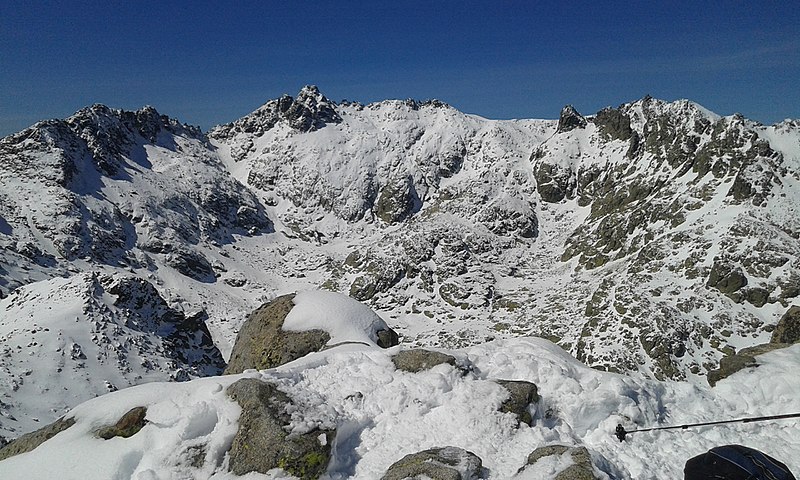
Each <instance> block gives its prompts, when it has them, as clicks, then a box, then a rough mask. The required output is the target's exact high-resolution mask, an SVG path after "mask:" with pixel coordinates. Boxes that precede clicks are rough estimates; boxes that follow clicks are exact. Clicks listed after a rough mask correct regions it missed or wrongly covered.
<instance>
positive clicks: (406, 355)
mask: <svg viewBox="0 0 800 480" xmlns="http://www.w3.org/2000/svg"><path fill="white" fill-rule="evenodd" d="M392 362H393V363H394V366H395V367H397V369H398V370H403V371H404V372H409V373H418V372H421V371H423V370H430V369H431V368H433V367H435V366H436V365H441V364H443V363H446V364H448V365H452V366H456V359H455V357H453V356H452V355H447V354H446V353H440V352H434V351H431V350H425V349H422V348H415V349H413V350H403V351H401V352H399V353H397V354H396V355H394V356H393V357H392Z"/></svg>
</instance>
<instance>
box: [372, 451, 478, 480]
mask: <svg viewBox="0 0 800 480" xmlns="http://www.w3.org/2000/svg"><path fill="white" fill-rule="evenodd" d="M482 474H483V462H482V461H481V459H480V457H478V456H477V455H475V454H474V453H472V452H468V451H466V450H464V449H461V448H457V447H443V448H431V449H429V450H425V451H422V452H419V453H412V454H409V455H406V456H405V457H403V458H401V459H400V460H398V461H397V462H395V463H394V464H392V466H391V467H389V469H388V470H387V471H386V474H385V475H384V476H383V477H381V478H382V480H404V479H412V480H422V479H431V480H472V479H478V478H481V476H482Z"/></svg>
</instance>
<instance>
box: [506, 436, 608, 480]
mask: <svg viewBox="0 0 800 480" xmlns="http://www.w3.org/2000/svg"><path fill="white" fill-rule="evenodd" d="M565 453H569V455H570V457H572V461H573V462H574V463H573V464H572V465H570V466H569V467H567V468H565V469H564V470H562V471H560V472H559V473H558V474H557V475H556V476H555V477H554V478H555V480H597V479H599V478H600V477H598V476H597V475H595V473H594V467H592V457H591V456H590V455H589V451H588V450H586V447H567V446H566V445H548V446H546V447H541V448H537V449H536V450H534V451H533V452H532V453H531V454H530V455H528V461H527V465H533V464H535V463H536V462H537V461H539V460H540V459H542V458H544V457H549V456H551V455H559V456H560V455H564V454H565ZM524 469H525V467H523V468H522V469H520V471H522V470H524Z"/></svg>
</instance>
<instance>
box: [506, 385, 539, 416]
mask: <svg viewBox="0 0 800 480" xmlns="http://www.w3.org/2000/svg"><path fill="white" fill-rule="evenodd" d="M496 382H497V383H498V384H499V385H501V386H502V387H503V388H505V389H506V390H508V392H509V394H510V395H509V397H508V399H507V400H506V401H505V402H503V404H502V405H501V406H500V411H501V412H509V413H513V414H515V415H517V418H518V419H519V421H520V422H523V423H527V424H528V425H531V424H532V423H533V417H532V416H531V412H530V410H529V408H528V407H529V406H530V405H531V404H532V403H536V402H538V401H539V392H538V389H537V387H536V385H535V384H534V383H531V382H526V381H523V380H496Z"/></svg>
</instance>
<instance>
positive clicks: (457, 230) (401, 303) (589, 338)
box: [0, 87, 800, 436]
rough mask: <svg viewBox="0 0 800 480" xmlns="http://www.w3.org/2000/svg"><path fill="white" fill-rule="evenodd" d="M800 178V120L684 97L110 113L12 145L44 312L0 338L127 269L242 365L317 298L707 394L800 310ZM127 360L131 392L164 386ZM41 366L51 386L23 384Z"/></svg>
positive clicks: (22, 279)
mask: <svg viewBox="0 0 800 480" xmlns="http://www.w3.org/2000/svg"><path fill="white" fill-rule="evenodd" d="M799 181H800V123H798V122H797V121H786V122H783V123H781V124H778V125H773V126H764V125H760V124H757V123H755V122H752V121H749V120H747V119H744V118H742V117H740V116H730V117H719V116H717V115H715V114H713V113H711V112H708V111H707V110H705V109H703V108H702V107H700V106H698V105H696V104H693V103H691V102H688V101H677V102H671V103H668V102H663V101H660V100H656V99H652V98H644V99H641V100H639V101H636V102H633V103H630V104H625V105H622V106H620V107H618V108H608V109H605V110H602V111H601V112H598V113H597V114H596V115H592V116H586V117H584V116H581V115H580V114H579V113H578V112H576V111H575V110H574V109H573V108H571V107H566V108H565V109H564V110H563V111H562V112H561V116H560V118H559V119H558V120H510V121H498V120H487V119H483V118H480V117H477V116H473V115H467V114H464V113H461V112H459V111H457V110H456V109H454V108H452V107H450V106H448V105H446V104H444V103H442V102H438V101H428V102H417V101H413V100H407V101H396V100H392V101H384V102H378V103H374V104H370V105H361V104H358V103H350V102H342V103H336V102H333V101H331V100H329V99H327V98H326V97H325V96H324V95H322V93H320V92H319V90H318V89H316V88H315V87H306V88H304V89H303V90H302V91H301V92H300V93H299V94H298V95H297V96H296V97H294V98H293V97H289V96H284V97H282V98H280V99H276V100H273V101H269V102H267V103H266V104H265V105H264V106H262V107H260V108H259V109H257V110H256V111H254V112H253V113H252V114H250V115H247V116H245V117H244V118H242V119H240V120H237V121H235V122H233V123H231V124H228V125H223V126H220V127H217V128H215V129H214V130H212V131H211V132H209V133H208V134H204V133H203V132H201V131H199V130H198V129H196V128H193V127H189V126H186V125H182V124H180V123H179V122H177V121H175V120H173V119H170V118H168V117H165V116H162V115H160V114H158V113H157V112H156V111H155V110H154V109H153V108H151V107H146V108H143V109H142V110H139V111H137V112H126V111H119V110H113V109H109V108H107V107H104V106H101V105H95V106H92V107H89V108H87V109H84V110H81V111H79V112H77V113H76V114H75V115H74V116H72V117H70V118H68V119H66V120H50V121H46V122H41V123H38V124H36V125H34V126H32V127H30V128H28V129H26V130H24V131H22V132H20V133H17V134H14V135H11V136H8V137H6V138H4V139H2V140H0V294H2V295H4V296H8V298H7V299H5V300H3V302H9V301H10V300H9V299H12V298H16V299H17V300H15V302H16V303H14V305H15V307H14V308H23V309H25V310H24V311H25V312H26V315H27V317H25V316H21V315H16V314H14V315H7V316H6V317H4V320H3V324H4V325H8V328H9V329H12V328H13V329H20V330H22V329H28V330H30V329H34V328H35V329H36V330H37V331H38V328H39V327H34V326H33V325H34V323H35V324H36V325H41V326H42V327H43V328H50V329H51V330H50V332H51V333H52V332H53V330H54V328H53V327H52V326H49V327H48V326H46V325H45V322H44V319H46V318H49V309H48V307H52V308H57V307H55V306H53V305H52V304H51V303H49V302H61V301H62V300H56V299H63V298H65V297H64V295H63V294H62V293H59V292H63V291H65V290H64V289H65V288H67V287H65V285H72V287H69V288H76V289H77V290H78V291H85V292H90V291H91V292H95V291H97V289H98V288H100V287H92V288H89V287H86V289H84V287H83V285H85V284H86V285H88V284H87V283H86V282H89V283H91V284H96V283H97V282H99V283H100V284H101V285H102V284H103V281H102V280H90V279H104V278H111V279H114V278H122V277H125V278H132V279H139V280H138V281H141V282H146V283H147V284H149V285H152V287H153V288H154V289H155V290H156V291H157V294H158V295H159V296H160V297H162V298H163V301H164V302H165V305H166V308H169V309H170V310H171V311H175V312H181V313H182V314H184V315H186V316H187V317H192V318H195V317H193V315H194V313H196V312H201V311H203V312H205V316H206V318H205V321H204V322H205V325H206V326H207V328H208V331H209V332H210V334H211V336H212V337H213V339H214V342H215V344H216V345H217V347H218V348H219V350H220V351H221V352H222V354H223V356H227V355H228V354H229V352H230V349H231V347H232V345H233V341H234V339H235V336H236V332H237V331H238V328H239V326H240V324H241V323H242V321H243V320H244V318H245V316H246V315H247V314H248V313H250V311H252V310H253V309H254V308H256V307H258V306H259V305H260V304H261V303H263V302H264V301H265V300H269V299H272V298H274V297H276V296H278V295H281V294H284V293H288V292H292V291H297V290H304V289H310V288H319V287H321V288H325V289H329V290H333V291H338V292H343V293H347V294H349V295H350V296H352V297H354V298H356V299H359V300H361V301H363V302H365V303H367V304H369V305H370V306H371V307H372V308H373V309H374V310H375V311H377V312H378V313H379V314H380V315H381V316H382V317H383V318H384V319H385V320H386V321H387V323H388V324H389V325H390V326H391V327H392V328H394V329H395V330H397V331H398V332H399V333H400V334H401V337H402V340H401V341H402V343H403V344H404V345H428V346H438V347H443V348H461V347H468V346H471V345H477V344H481V343H483V342H485V341H486V340H487V339H492V338H497V339H502V338H512V337H518V336H528V335H536V336H542V337H545V338H548V339H550V340H552V341H554V342H555V343H557V344H558V345H560V346H561V347H562V348H564V349H565V350H566V351H567V352H569V353H572V354H573V355H575V356H576V357H577V358H578V359H579V360H581V361H583V362H585V363H586V364H588V365H590V366H594V367H598V368H601V369H607V370H611V371H616V372H638V374H641V375H644V376H645V377H657V378H672V379H688V380H691V381H698V382H703V381H704V379H703V375H704V374H705V373H706V372H707V371H708V370H709V369H712V368H715V367H716V366H717V364H718V362H719V359H720V358H722V357H723V356H724V355H728V354H731V353H733V352H734V351H735V350H739V349H741V348H743V347H747V346H751V345H754V344H757V343H763V342H765V341H766V340H767V338H768V336H769V332H770V330H771V328H772V327H774V325H775V323H776V322H777V320H778V319H779V318H780V316H781V315H782V314H783V313H784V312H785V311H786V310H787V309H788V308H789V306H790V305H791V304H792V302H795V303H796V302H797V300H796V298H797V295H798V294H800V256H799V253H800V252H799V250H800V242H799V241H798V239H799V238H800V220H798V219H799V218H800V217H798V214H797V211H798V206H800V198H799V197H800V188H798V187H800V185H798V182H799ZM62 277H64V278H66V280H64V279H62ZM131 281H133V280H131ZM64 282H67V283H64ZM100 290H103V291H106V287H102V288H100ZM15 291H16V292H19V293H17V294H16V295H13V294H12V292H15ZM26 292H36V294H35V295H33V294H26ZM106 295H109V294H108V293H104V294H103V297H102V299H103V300H102V302H100V303H101V304H104V305H112V304H113V303H114V301H113V300H110V299H108V298H107V297H106ZM48 297H51V300H43V299H47V298H48ZM78 298H79V300H74V299H73V301H74V302H75V304H76V305H79V304H81V302H84V301H85V300H86V299H90V298H99V297H96V294H95V293H91V294H90V293H82V294H80V295H78ZM26 299H28V300H26ZM64 301H66V300H64ZM9 305H10V304H9ZM7 308H9V307H7ZM110 310H114V309H110ZM120 315H121V313H119V312H117V313H114V314H110V313H102V316H103V318H104V319H105V320H104V321H105V322H107V323H109V322H110V323H109V324H111V323H114V324H119V323H118V320H119V319H121V318H123V317H122V316H120ZM77 317H78V323H81V322H84V321H86V322H89V317H88V316H81V315H77ZM73 321H74V320H73ZM119 321H121V320H119ZM87 325H90V322H89V323H87ZM4 328H6V327H4ZM59 328H60V327H59ZM92 328H94V327H91V326H89V327H85V328H84V329H83V330H82V331H84V332H90V331H91V332H92V333H95V332H94V330H92ZM137 335H139V333H137V331H136V329H132V330H124V329H123V331H121V332H120V333H119V335H118V336H117V337H116V338H118V340H117V341H119V342H123V343H124V342H125V341H133V340H131V339H135V338H138V337H137ZM16 341H17V340H13V341H12V340H11V339H9V338H7V337H5V336H4V337H3V338H2V339H0V342H2V346H0V348H3V351H4V352H5V354H6V358H7V359H8V360H7V364H8V365H11V364H13V363H15V362H19V361H20V356H21V355H28V356H31V354H30V353H28V350H25V349H24V348H25V347H24V345H23V350H19V349H17V343H13V342H16ZM32 341H35V340H32ZM82 341H83V343H81V341H78V342H77V343H80V344H81V345H82V347H85V345H84V343H86V341H85V340H82ZM12 343H13V345H12ZM48 348H49V345H48ZM141 352H142V353H141V355H142V358H144V359H148V358H149V359H150V361H151V362H153V363H158V364H159V365H167V363H163V362H166V360H162V358H166V357H158V358H156V359H153V358H150V355H151V354H152V350H142V351H141ZM84 353H85V352H84ZM137 355H138V353H137ZM32 356H33V357H37V358H38V357H40V356H41V357H42V359H43V360H42V362H46V358H48V357H46V356H45V355H44V354H43V353H36V352H34V353H33V355H32ZM86 356H87V359H86V360H85V361H86V362H87V363H86V365H87V367H86V368H89V364H90V363H91V364H94V363H96V362H95V359H96V356H93V355H88V354H86ZM30 361H31V362H33V360H30ZM136 362H139V360H136V361H134V362H129V363H136ZM23 363H24V362H23ZM45 364H46V363H42V364H41V365H45ZM170 365H172V366H164V367H163V370H161V371H162V372H163V373H164V375H167V376H169V375H172V376H175V372H176V371H177V370H178V369H179V368H183V369H184V370H186V368H187V367H186V366H185V365H183V364H179V363H174V364H170ZM97 366H98V368H101V367H102V368H111V367H108V365H106V366H102V365H100V363H97ZM113 368H115V369H116V372H117V373H116V374H117V375H119V377H117V381H116V382H115V381H114V380H109V381H110V382H111V383H113V384H114V385H115V386H118V387H121V386H122V385H127V384H129V383H135V382H138V381H144V380H145V379H144V376H143V378H142V379H138V380H137V379H136V378H135V377H136V375H139V374H140V373H135V372H127V373H126V372H125V371H124V370H125V369H124V367H121V366H119V365H115V366H114V367H113ZM27 369H31V370H32V372H31V373H30V374H29V375H28V377H36V376H39V375H41V376H42V378H44V376H46V375H49V373H47V372H42V371H41V370H42V369H38V368H32V367H26V368H23V369H17V370H14V372H12V373H11V374H12V375H17V376H18V375H20V373H19V372H22V375H23V376H25V374H24V372H25V371H26V370H27ZM190 373H191V372H190ZM196 373H200V372H196ZM103 375H106V376H111V373H108V374H105V373H104V374H102V375H97V376H92V379H90V381H89V382H87V383H91V384H92V385H93V386H92V389H94V390H91V389H89V390H91V391H93V392H100V391H102V389H103V388H105V386H104V383H102V382H104V381H105V378H103V379H102V380H101V379H100V377H102V376H103ZM126 375H128V376H126ZM123 378H124V379H125V380H122V379H123ZM25 381H26V382H27V383H26V384H33V383H35V382H34V381H33V380H28V379H26V380H25ZM37 381H38V380H37ZM2 388H5V389H6V390H5V391H2V392H0V395H3V396H2V397H0V398H4V400H3V402H5V403H6V404H9V405H11V403H10V402H9V401H8V400H5V399H10V398H14V399H16V400H15V401H16V402H17V404H18V405H22V404H24V403H25V402H24V401H23V400H24V399H22V397H21V395H22V393H19V392H14V391H13V390H12V386H11V385H9V386H8V387H2ZM31 394H32V393H31ZM26 395H27V394H26ZM54 397H57V398H53V399H52V404H51V405H52V406H49V407H47V408H48V409H56V410H57V411H58V412H60V410H61V409H62V408H63V407H64V406H72V405H74V403H72V402H71V401H69V402H68V401H66V400H64V399H63V398H61V397H58V396H56V395H54ZM14 408H18V407H14ZM37 408H38V407H37ZM43 408H44V407H43ZM4 411H6V410H4ZM9 411H10V410H9ZM38 412H39V410H37V413H36V416H37V418H39V417H43V416H44V415H43V414H41V413H38ZM12 415H14V417H15V418H17V419H19V418H23V417H24V416H26V415H27V416H33V414H32V413H25V412H24V411H23V410H19V409H18V410H16V413H12ZM57 416H58V413H57V412H51V415H50V418H49V419H47V420H48V421H50V420H52V419H54V418H56V417H57ZM41 420H42V421H44V420H45V419H44V418H42V419H41ZM0 421H2V422H3V423H2V427H3V428H4V429H5V430H4V432H7V433H9V435H10V436H15V435H16V434H17V433H19V432H18V431H16V430H12V428H11V427H8V426H7V425H9V424H8V423H7V421H6V420H4V419H3V418H2V417H0ZM14 432H16V433H14Z"/></svg>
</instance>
